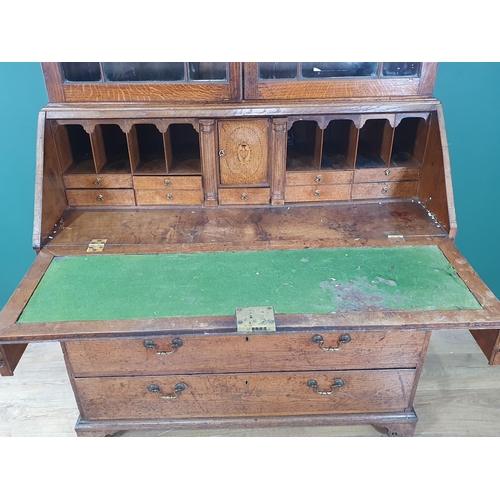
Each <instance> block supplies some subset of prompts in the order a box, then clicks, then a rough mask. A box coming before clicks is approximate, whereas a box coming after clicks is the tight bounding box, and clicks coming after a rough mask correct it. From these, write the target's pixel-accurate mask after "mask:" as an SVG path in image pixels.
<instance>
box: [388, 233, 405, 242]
mask: <svg viewBox="0 0 500 500" xmlns="http://www.w3.org/2000/svg"><path fill="white" fill-rule="evenodd" d="M387 237H388V238H389V241H390V242H391V243H400V242H402V241H404V240H405V237H404V236H403V235H402V234H389V235H387Z"/></svg>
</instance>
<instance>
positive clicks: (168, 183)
mask: <svg viewBox="0 0 500 500" xmlns="http://www.w3.org/2000/svg"><path fill="white" fill-rule="evenodd" d="M134 187H135V188H136V189H165V190H167V189H201V187H202V184H201V176H185V175H179V176H175V175H169V176H139V175H135V176H134Z"/></svg>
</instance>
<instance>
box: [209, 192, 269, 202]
mask: <svg viewBox="0 0 500 500" xmlns="http://www.w3.org/2000/svg"><path fill="white" fill-rule="evenodd" d="M270 199H271V190H270V189H269V188H224V189H219V204H220V205H268V204H269V200H270Z"/></svg>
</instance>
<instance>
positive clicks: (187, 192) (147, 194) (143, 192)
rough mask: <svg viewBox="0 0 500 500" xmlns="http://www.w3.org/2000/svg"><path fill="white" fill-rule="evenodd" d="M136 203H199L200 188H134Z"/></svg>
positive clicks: (200, 197) (200, 198)
mask: <svg viewBox="0 0 500 500" xmlns="http://www.w3.org/2000/svg"><path fill="white" fill-rule="evenodd" d="M135 197H136V200H137V205H201V204H202V203H203V191H202V190H201V189H169V188H166V187H165V188H164V189H136V190H135Z"/></svg>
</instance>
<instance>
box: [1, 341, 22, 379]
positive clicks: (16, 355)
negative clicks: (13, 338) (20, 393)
mask: <svg viewBox="0 0 500 500" xmlns="http://www.w3.org/2000/svg"><path fill="white" fill-rule="evenodd" d="M26 347H28V344H5V345H0V375H1V376H2V377H5V376H12V375H14V370H15V369H16V366H17V364H18V363H19V360H20V359H21V356H22V355H23V353H24V351H25V350H26Z"/></svg>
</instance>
